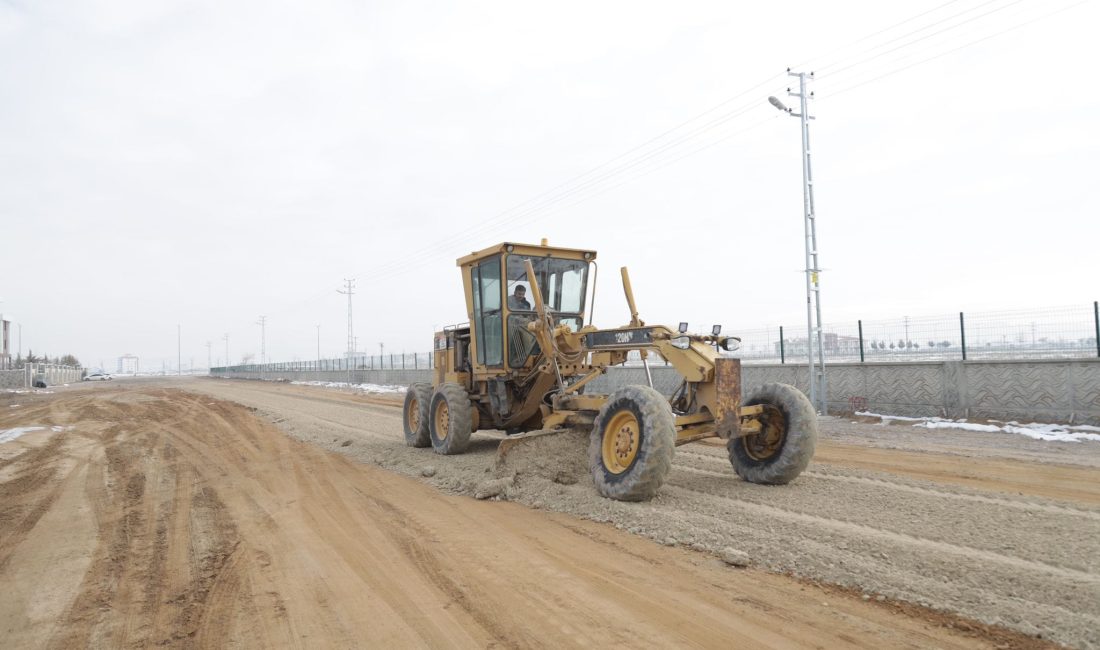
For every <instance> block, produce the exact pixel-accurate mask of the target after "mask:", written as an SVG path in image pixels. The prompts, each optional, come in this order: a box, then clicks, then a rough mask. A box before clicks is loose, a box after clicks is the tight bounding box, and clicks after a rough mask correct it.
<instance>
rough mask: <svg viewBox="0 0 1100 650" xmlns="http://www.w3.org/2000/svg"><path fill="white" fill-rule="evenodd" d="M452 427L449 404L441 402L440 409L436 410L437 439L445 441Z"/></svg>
mask: <svg viewBox="0 0 1100 650" xmlns="http://www.w3.org/2000/svg"><path fill="white" fill-rule="evenodd" d="M450 426H451V413H450V411H449V410H448V409H447V402H443V401H441V402H440V403H439V407H438V408H436V409H435V437H436V438H439V439H440V440H445V439H446V438H447V432H448V431H449V429H450Z"/></svg>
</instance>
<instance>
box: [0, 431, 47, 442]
mask: <svg viewBox="0 0 1100 650" xmlns="http://www.w3.org/2000/svg"><path fill="white" fill-rule="evenodd" d="M45 428H46V427H15V428H14V429H0V443H4V442H11V441H12V440H15V439H16V438H18V437H19V436H22V435H23V434H25V433H31V432H33V431H42V430H44V429H45Z"/></svg>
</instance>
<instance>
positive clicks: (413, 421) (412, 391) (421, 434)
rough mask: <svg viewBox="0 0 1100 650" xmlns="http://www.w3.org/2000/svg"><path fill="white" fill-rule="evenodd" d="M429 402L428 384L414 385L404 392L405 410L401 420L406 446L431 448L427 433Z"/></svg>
mask: <svg viewBox="0 0 1100 650" xmlns="http://www.w3.org/2000/svg"><path fill="white" fill-rule="evenodd" d="M431 401H432V387H431V385H429V384H424V383H416V384H413V385H411V386H409V390H408V391H406V392H405V408H404V411H403V414H402V415H403V417H402V418H401V419H402V424H403V425H404V427H405V444H406V445H408V446H410V447H430V446H431V444H432V439H431V433H430V432H429V431H428V407H429V406H430V405H431Z"/></svg>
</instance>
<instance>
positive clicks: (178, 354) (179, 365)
mask: <svg viewBox="0 0 1100 650" xmlns="http://www.w3.org/2000/svg"><path fill="white" fill-rule="evenodd" d="M180 349H181V348H180V325H179V323H176V376H177V377H179V376H181V375H182V374H183V355H182V353H181V352H180Z"/></svg>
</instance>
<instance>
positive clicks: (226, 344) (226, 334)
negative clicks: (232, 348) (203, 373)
mask: <svg viewBox="0 0 1100 650" xmlns="http://www.w3.org/2000/svg"><path fill="white" fill-rule="evenodd" d="M222 338H224V339H225V367H226V369H228V368H229V332H226V333H225V336H224V337H222Z"/></svg>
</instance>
